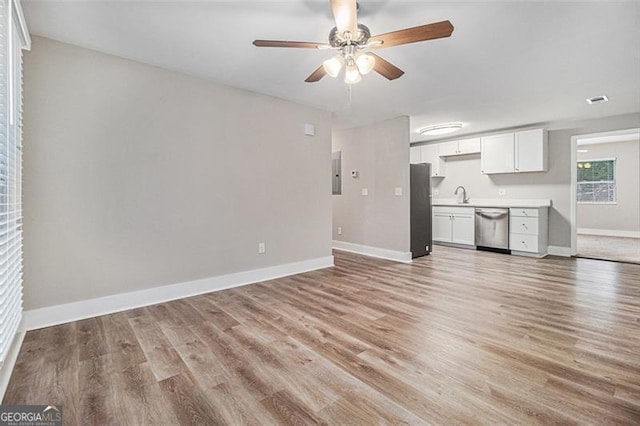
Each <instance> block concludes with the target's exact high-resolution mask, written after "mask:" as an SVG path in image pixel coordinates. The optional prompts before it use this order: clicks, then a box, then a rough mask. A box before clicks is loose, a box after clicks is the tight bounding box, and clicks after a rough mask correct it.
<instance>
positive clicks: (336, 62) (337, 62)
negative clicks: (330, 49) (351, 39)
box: [322, 56, 342, 78]
mask: <svg viewBox="0 0 640 426" xmlns="http://www.w3.org/2000/svg"><path fill="white" fill-rule="evenodd" d="M322 67H323V68H324V70H325V71H326V73H327V75H329V76H330V77H333V78H336V77H337V76H338V73H340V69H341V68H342V58H341V57H340V56H334V57H333V58H331V59H327V60H326V61H324V62H323V63H322Z"/></svg>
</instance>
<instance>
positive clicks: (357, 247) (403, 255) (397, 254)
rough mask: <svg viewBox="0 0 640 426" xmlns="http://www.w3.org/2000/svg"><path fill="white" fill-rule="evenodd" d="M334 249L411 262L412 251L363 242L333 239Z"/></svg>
mask: <svg viewBox="0 0 640 426" xmlns="http://www.w3.org/2000/svg"><path fill="white" fill-rule="evenodd" d="M333 248H334V250H342V251H348V252H350V253H357V254H363V255H365V256H371V257H378V258H380V259H387V260H394V261H396V262H403V263H411V252H410V251H408V252H403V251H397V250H389V249H384V248H379V247H371V246H365V245H362V244H354V243H347V242H345V241H336V240H333Z"/></svg>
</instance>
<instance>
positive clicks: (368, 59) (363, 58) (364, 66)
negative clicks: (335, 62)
mask: <svg viewBox="0 0 640 426" xmlns="http://www.w3.org/2000/svg"><path fill="white" fill-rule="evenodd" d="M375 65H376V58H375V57H374V56H373V55H370V54H368V53H362V54H360V55H358V56H357V57H356V66H357V67H358V71H360V74H362V75H366V74H369V73H370V72H371V71H372V70H373V67H374V66H375Z"/></svg>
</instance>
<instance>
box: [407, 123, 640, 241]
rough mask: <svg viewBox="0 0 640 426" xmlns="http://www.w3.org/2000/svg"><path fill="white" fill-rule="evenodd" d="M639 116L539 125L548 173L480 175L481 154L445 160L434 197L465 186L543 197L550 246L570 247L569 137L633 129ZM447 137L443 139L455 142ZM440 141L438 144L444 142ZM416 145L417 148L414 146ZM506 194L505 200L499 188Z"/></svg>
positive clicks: (476, 192) (479, 192) (492, 194)
mask: <svg viewBox="0 0 640 426" xmlns="http://www.w3.org/2000/svg"><path fill="white" fill-rule="evenodd" d="M639 125H640V114H638V113H635V114H626V115H620V116H614V117H605V118H600V119H595V120H585V121H574V122H565V123H560V124H552V125H548V124H546V125H545V124H541V125H539V127H544V128H547V129H550V131H549V171H548V172H546V173H519V174H500V175H483V174H481V173H480V155H471V156H464V157H459V158H455V159H450V160H448V161H447V164H446V167H447V170H446V177H445V178H443V179H434V180H433V189H434V190H438V192H439V194H438V195H435V194H434V198H454V195H453V191H454V190H455V188H456V187H457V186H458V185H464V186H465V188H466V189H467V193H468V194H469V196H470V197H471V198H544V199H551V200H552V203H553V206H552V207H551V209H550V212H549V245H551V246H560V247H570V246H571V203H572V202H573V201H572V200H571V167H572V164H571V136H574V135H581V134H589V133H596V132H606V131H613V130H621V129H630V128H635V127H638V126H639ZM465 137H468V136H465ZM455 139H456V138H448V139H446V140H455ZM444 140H445V139H442V140H441V141H444ZM415 145H419V143H416V144H415ZM499 188H504V189H506V191H507V195H506V196H505V197H501V196H499V195H498V189H499Z"/></svg>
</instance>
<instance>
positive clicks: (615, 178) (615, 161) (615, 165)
mask: <svg viewBox="0 0 640 426" xmlns="http://www.w3.org/2000/svg"><path fill="white" fill-rule="evenodd" d="M600 161H613V180H612V181H608V180H603V181H580V180H579V178H578V177H576V202H577V203H578V204H587V205H589V204H591V205H610V206H612V205H616V204H618V159H617V158H616V157H600V158H588V159H584V160H581V159H577V160H576V164H575V167H576V169H577V168H578V163H595V162H600ZM576 173H577V172H576ZM581 183H613V185H614V194H615V200H614V201H580V199H579V196H580V184H581Z"/></svg>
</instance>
